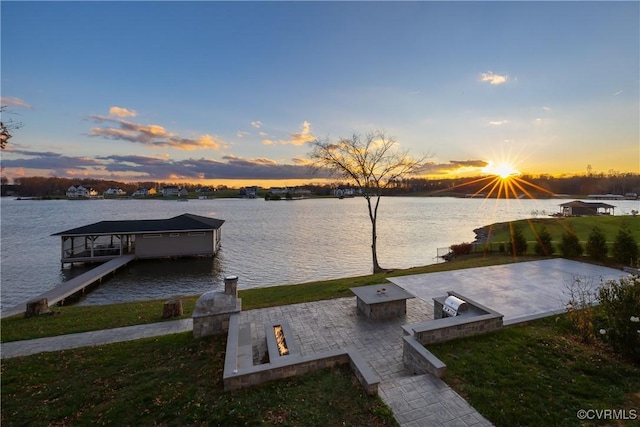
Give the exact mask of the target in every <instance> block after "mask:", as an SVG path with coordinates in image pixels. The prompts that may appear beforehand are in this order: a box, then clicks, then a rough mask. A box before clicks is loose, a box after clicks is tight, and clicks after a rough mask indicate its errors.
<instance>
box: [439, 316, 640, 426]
mask: <svg viewBox="0 0 640 427" xmlns="http://www.w3.org/2000/svg"><path fill="white" fill-rule="evenodd" d="M428 348H429V350H430V351H431V352H433V353H434V354H435V355H436V356H437V357H439V358H440V359H441V360H442V361H444V362H445V363H446V364H447V373H446V376H445V378H444V380H445V381H446V382H447V383H448V384H449V385H450V386H451V387H452V388H453V389H455V390H456V391H457V392H458V393H460V394H461V395H462V396H463V397H464V398H465V399H467V401H468V402H469V403H470V404H471V405H472V406H473V407H474V408H476V409H477V410H478V411H479V412H480V413H481V414H482V415H483V416H485V417H486V418H487V419H489V420H491V422H493V423H494V424H495V425H496V426H507V427H510V426H580V425H586V424H583V422H582V421H581V420H579V419H578V418H577V416H576V414H577V411H578V410H580V409H585V410H589V409H594V410H595V409H613V410H626V411H627V414H629V413H630V411H631V410H632V409H635V410H636V411H637V414H638V418H639V419H638V420H637V422H635V423H633V422H632V423H628V424H626V425H640V366H638V365H634V364H633V363H631V362H628V361H624V360H620V359H618V358H616V357H615V356H613V355H612V354H611V352H610V351H609V350H608V349H607V348H604V347H602V346H601V345H598V344H595V345H585V344H583V343H582V342H581V341H580V340H579V339H578V338H577V337H575V336H574V335H573V334H572V332H571V328H570V326H569V324H568V321H567V319H566V318H565V316H556V317H550V318H546V319H541V320H538V321H536V322H533V323H532V324H529V325H526V326H520V327H511V328H506V329H503V330H501V331H498V332H494V333H490V334H486V335H480V336H476V337H471V338H466V339H460V340H455V341H449V342H446V343H442V344H434V345H430V346H428ZM604 424H609V425H619V424H616V423H614V422H611V421H610V420H609V422H608V423H607V422H605V423H604ZM620 425H625V424H620Z"/></svg>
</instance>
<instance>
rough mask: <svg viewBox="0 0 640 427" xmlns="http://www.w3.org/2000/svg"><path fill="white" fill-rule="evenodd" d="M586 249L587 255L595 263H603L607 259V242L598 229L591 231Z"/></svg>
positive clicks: (594, 228)
mask: <svg viewBox="0 0 640 427" xmlns="http://www.w3.org/2000/svg"><path fill="white" fill-rule="evenodd" d="M586 249H587V254H588V255H589V256H590V257H591V258H593V259H595V260H597V261H604V260H606V259H607V252H608V250H607V240H606V238H605V237H604V234H603V233H602V231H600V229H599V228H598V227H593V228H592V229H591V233H589V239H588V240H587V248H586Z"/></svg>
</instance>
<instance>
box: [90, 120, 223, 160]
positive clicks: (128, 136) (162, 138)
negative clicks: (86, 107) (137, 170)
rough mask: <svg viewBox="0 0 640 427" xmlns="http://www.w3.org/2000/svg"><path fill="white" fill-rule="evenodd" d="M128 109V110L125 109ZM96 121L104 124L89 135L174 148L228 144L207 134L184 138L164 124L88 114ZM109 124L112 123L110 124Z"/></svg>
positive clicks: (218, 147) (184, 148) (220, 146)
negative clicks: (167, 128) (142, 122)
mask: <svg viewBox="0 0 640 427" xmlns="http://www.w3.org/2000/svg"><path fill="white" fill-rule="evenodd" d="M127 111H128V110H127ZM89 118H90V119H92V120H93V121H95V122H97V123H105V124H106V126H103V127H94V128H92V129H91V130H90V132H89V135H90V136H100V137H103V138H106V139H112V140H120V141H129V142H135V143H139V144H143V145H146V146H149V147H157V148H167V147H170V148H176V149H179V150H187V151H190V150H199V149H213V150H220V149H222V148H225V147H227V146H228V144H226V143H225V142H224V141H222V140H221V139H219V138H216V137H214V136H212V135H209V134H204V135H198V136H196V137H193V138H184V137H181V136H180V135H178V134H176V133H172V132H169V131H167V130H166V129H165V128H164V126H162V125H157V124H150V125H143V124H139V123H134V122H131V121H127V120H124V119H121V118H113V117H105V116H99V115H93V116H89ZM110 124H112V125H111V126H110Z"/></svg>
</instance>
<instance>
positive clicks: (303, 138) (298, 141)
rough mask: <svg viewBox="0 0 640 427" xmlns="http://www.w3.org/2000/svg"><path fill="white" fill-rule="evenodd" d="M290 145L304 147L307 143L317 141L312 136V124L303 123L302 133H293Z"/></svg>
mask: <svg viewBox="0 0 640 427" xmlns="http://www.w3.org/2000/svg"><path fill="white" fill-rule="evenodd" d="M290 137H291V139H290V140H289V144H292V145H304V144H305V143H307V142H311V141H315V139H316V137H315V136H313V135H312V134H311V123H309V122H308V121H306V120H305V121H304V122H302V132H301V133H292V134H291V135H290Z"/></svg>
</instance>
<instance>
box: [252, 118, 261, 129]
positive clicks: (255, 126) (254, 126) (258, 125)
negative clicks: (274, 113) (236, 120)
mask: <svg viewBox="0 0 640 427" xmlns="http://www.w3.org/2000/svg"><path fill="white" fill-rule="evenodd" d="M251 127H252V128H255V129H260V127H262V122H261V121H260V120H256V121H254V122H251Z"/></svg>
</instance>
